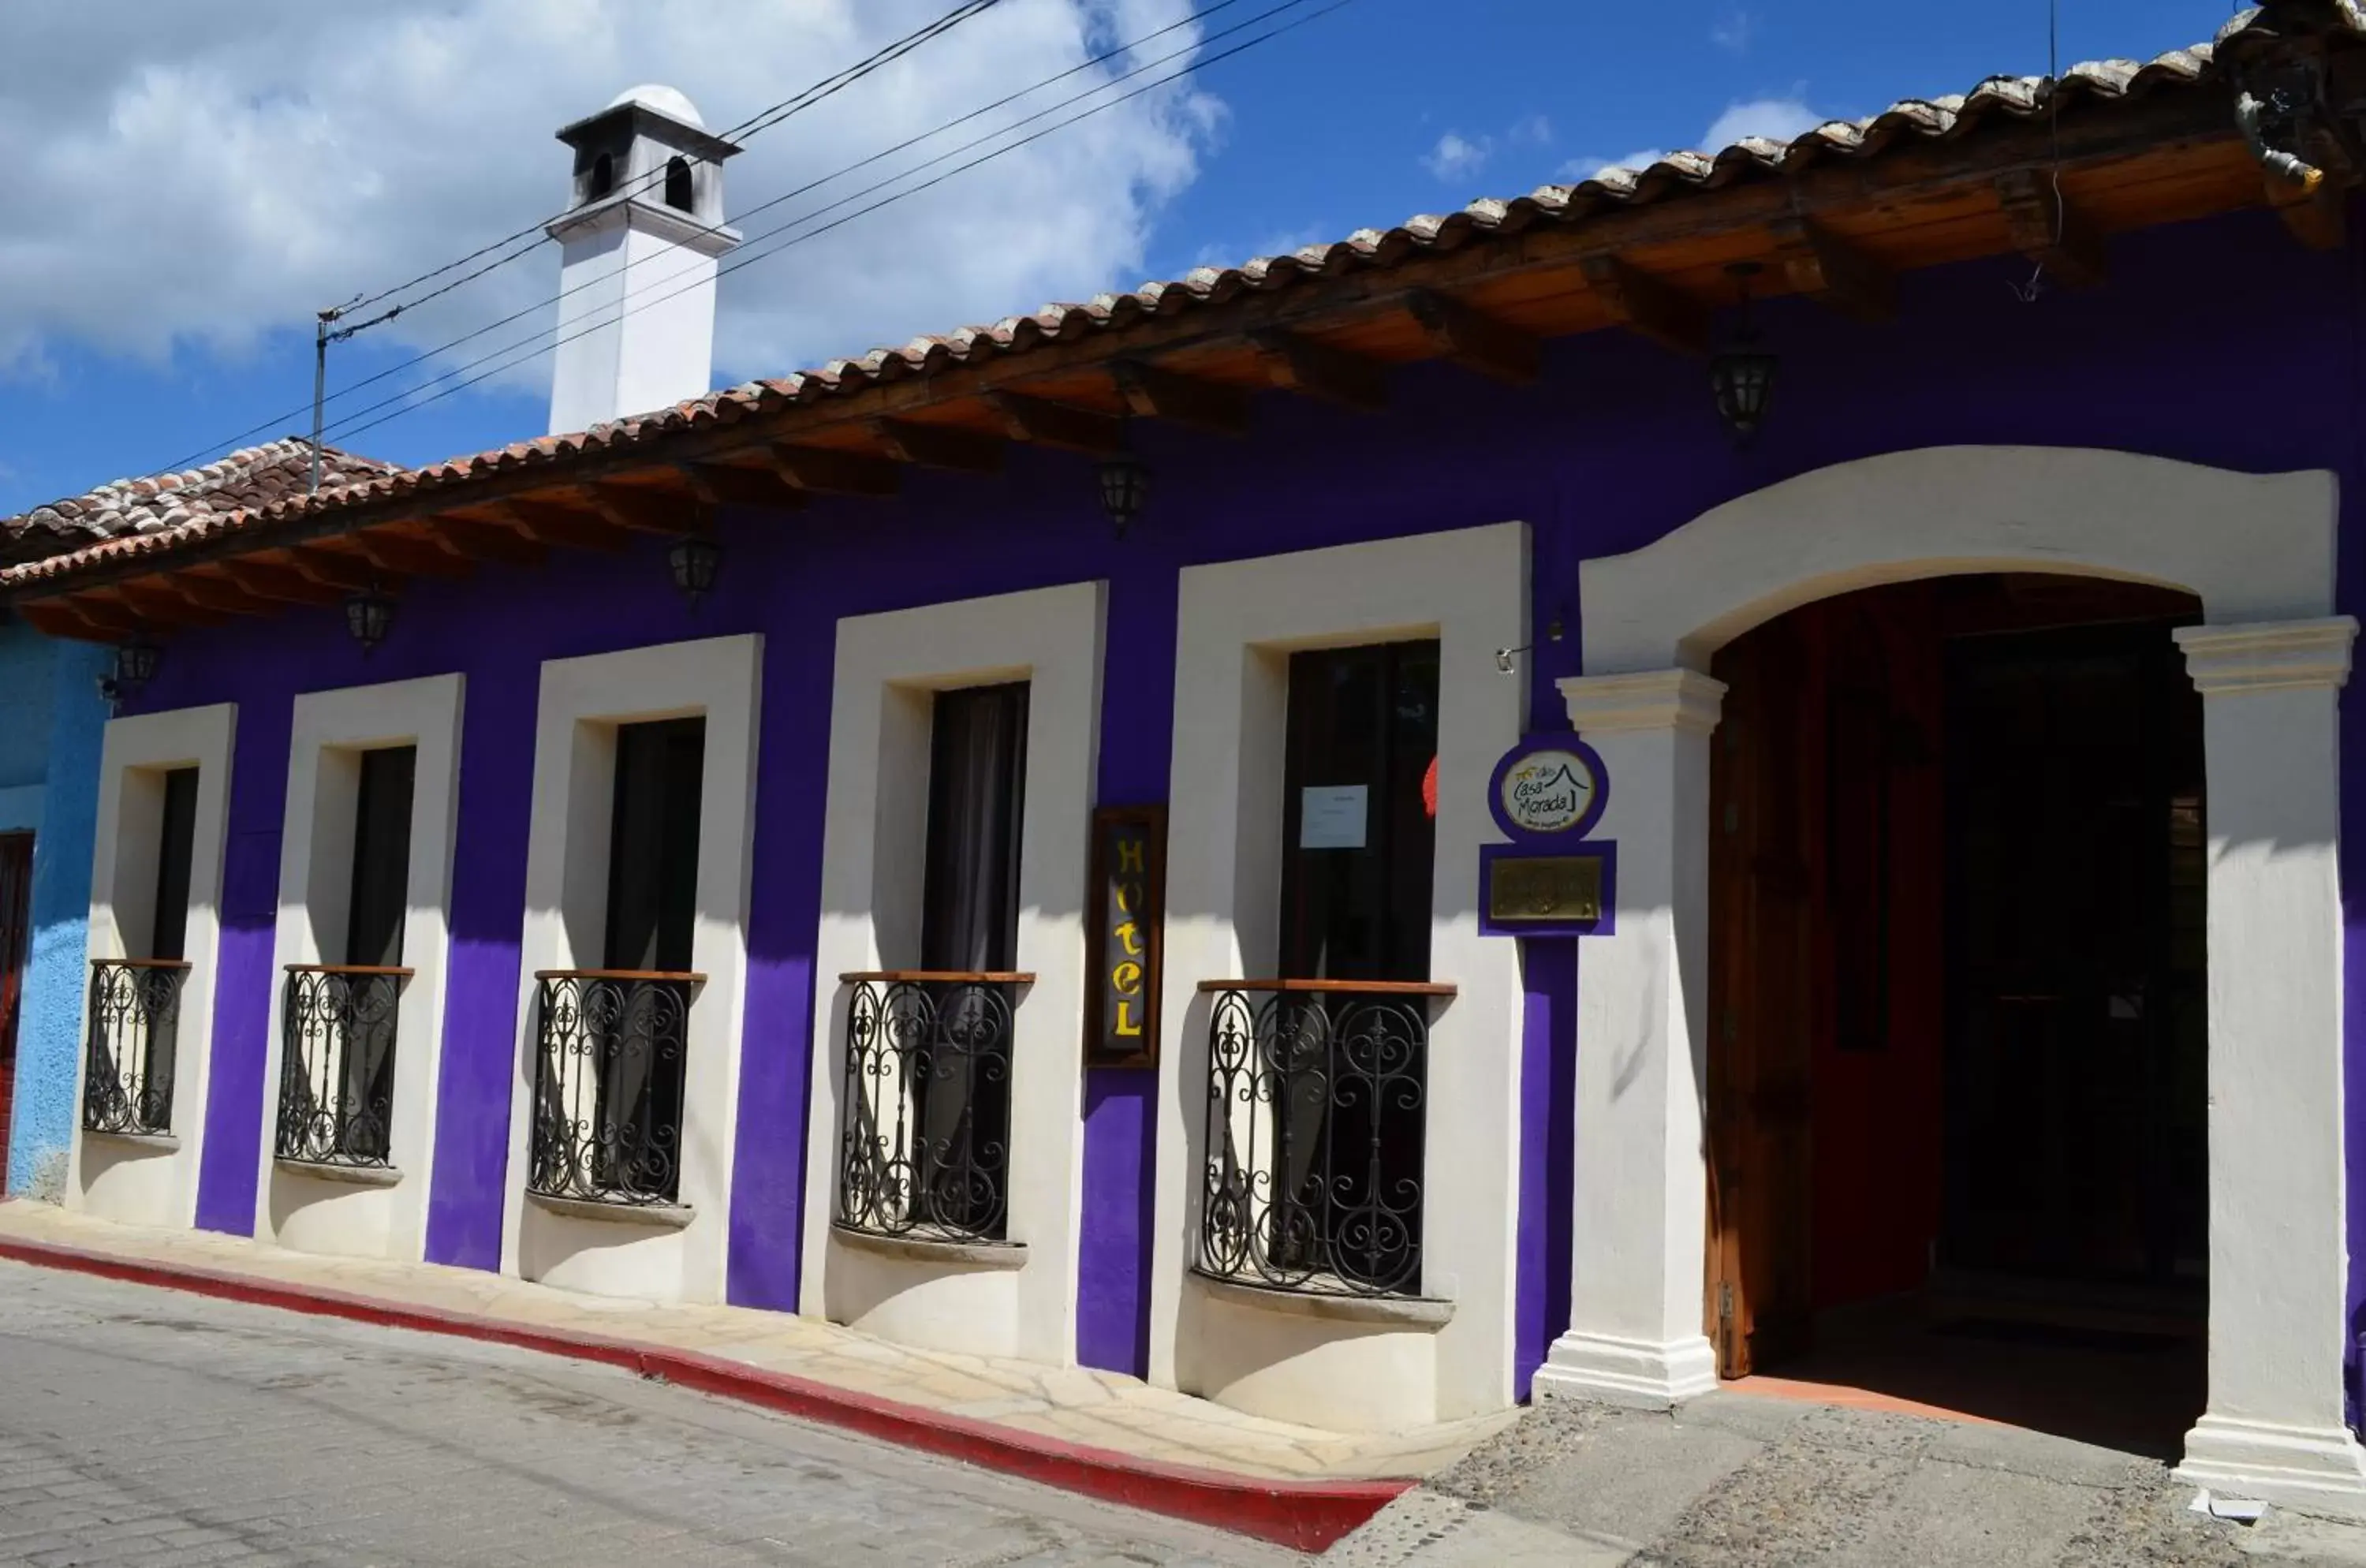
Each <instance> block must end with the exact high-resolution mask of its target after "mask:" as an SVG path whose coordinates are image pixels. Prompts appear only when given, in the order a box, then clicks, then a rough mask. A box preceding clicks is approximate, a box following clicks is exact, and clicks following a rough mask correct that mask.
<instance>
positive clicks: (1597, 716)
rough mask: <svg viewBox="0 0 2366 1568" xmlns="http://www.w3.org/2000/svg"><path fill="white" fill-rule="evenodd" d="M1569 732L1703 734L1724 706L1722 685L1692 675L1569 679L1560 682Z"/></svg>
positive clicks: (1654, 673) (1678, 672)
mask: <svg viewBox="0 0 2366 1568" xmlns="http://www.w3.org/2000/svg"><path fill="white" fill-rule="evenodd" d="M1560 695H1561V701H1562V702H1564V703H1565V704H1567V705H1568V707H1569V723H1570V728H1572V729H1575V730H1578V731H1579V732H1581V733H1583V734H1588V735H1602V734H1606V733H1609V732H1611V731H1614V730H1622V729H1623V730H1635V729H1677V730H1686V731H1690V732H1692V733H1694V734H1697V735H1707V733H1708V732H1709V731H1710V730H1712V729H1715V728H1717V720H1718V714H1719V713H1720V712H1722V711H1723V709H1724V705H1725V682H1722V681H1713V680H1711V679H1709V677H1707V675H1704V674H1702V673H1701V672H1700V671H1697V670H1646V671H1642V672H1641V673H1639V674H1632V675H1572V676H1571V677H1570V678H1569V679H1567V680H1565V681H1563V682H1560Z"/></svg>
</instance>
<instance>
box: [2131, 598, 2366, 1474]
mask: <svg viewBox="0 0 2366 1568" xmlns="http://www.w3.org/2000/svg"><path fill="white" fill-rule="evenodd" d="M2357 632H2358V623H2357V622H2356V621H2354V620H2352V619H2350V618H2349V616H2347V615H2340V616H2334V617H2330V618H2327V619H2323V620H2306V621H2284V622H2270V623H2254V624H2249V625H2237V626H2194V627H2189V628H2186V629H2184V630H2181V631H2180V632H2178V633H2177V640H2178V643H2179V644H2180V646H2181V647H2182V648H2183V649H2184V650H2185V658H2186V665H2187V668H2188V669H2189V670H2190V671H2191V673H2192V676H2193V682H2194V684H2195V685H2196V686H2197V687H2199V688H2200V689H2201V692H2202V694H2203V736H2204V740H2205V744H2206V746H2207V749H2208V768H2209V807H2208V815H2209V828H2210V883H2209V900H2210V918H2209V931H2210V1406H2209V1410H2208V1412H2207V1413H2206V1414H2205V1415H2204V1416H2203V1417H2202V1419H2201V1421H2200V1422H2199V1423H2197V1424H2196V1425H2195V1427H2194V1428H2193V1430H2192V1431H2191V1432H2190V1433H2188V1434H2187V1435H2186V1439H2185V1462H2184V1463H2183V1464H2182V1465H2180V1467H2179V1469H2178V1472H2177V1473H2178V1475H2179V1476H2180V1478H2181V1479H2183V1480H2186V1481H2191V1482H2193V1483H2197V1484H2200V1485H2205V1486H2210V1487H2213V1488H2216V1489H2218V1490H2221V1491H2225V1492H2229V1493H2234V1494H2238V1495H2243V1496H2248V1497H2257V1498H2264V1499H2267V1500H2269V1501H2271V1502H2279V1503H2283V1504H2286V1505H2288V1506H2299V1507H2311V1508H2316V1509H2320V1510H2326V1509H2329V1510H2334V1511H2338V1512H2342V1513H2347V1514H2359V1515H2366V1451H2361V1450H2360V1447H2359V1444H2358V1441H2357V1439H2356V1438H2354V1437H2352V1436H2351V1434H2350V1432H2349V1427H2347V1426H2346V1425H2345V1423H2344V1419H2343V1413H2342V1386H2341V1367H2342V1351H2343V1340H2344V1337H2345V1333H2346V1325H2345V1321H2344V1319H2345V1303H2346V1299H2347V1273H2348V1262H2349V1255H2348V1248H2347V1246H2346V1241H2345V1223H2346V1222H2345V1215H2344V1198H2345V1165H2344V1159H2343V1144H2342V1116H2343V1100H2342V1063H2341V1054H2342V1037H2341V983H2342V976H2341V949H2340V942H2341V929H2342V927H2341V889H2340V874H2339V869H2338V851H2339V842H2340V834H2339V825H2340V811H2341V802H2340V768H2339V761H2340V752H2339V747H2340V737H2339V732H2338V717H2339V711H2338V710H2339V701H2340V695H2339V694H2340V687H2341V686H2342V684H2343V682H2346V681H2347V680H2348V679H2349V651H2350V644H2351V641H2352V639H2353V638H2354V637H2356V636H2357Z"/></svg>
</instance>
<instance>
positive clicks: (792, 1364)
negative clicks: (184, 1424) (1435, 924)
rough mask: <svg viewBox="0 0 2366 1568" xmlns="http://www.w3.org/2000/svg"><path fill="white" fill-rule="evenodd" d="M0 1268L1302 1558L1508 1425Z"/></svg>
mask: <svg viewBox="0 0 2366 1568" xmlns="http://www.w3.org/2000/svg"><path fill="white" fill-rule="evenodd" d="M0 1257H4V1258H16V1259H18V1260H20V1261H24V1262H29V1263H37V1264H45V1265H49V1266H52V1267H61V1268H74V1269H83V1270H84V1271H91V1272H101V1273H109V1274H114V1275H116V1276H118V1277H121V1278H130V1279H135V1280H142V1281H144V1282H147V1283H152V1284H159V1285H166V1286H171V1287H175V1288H179V1289H186V1290H195V1291H200V1292H205V1293H207V1294H210V1295H218V1296H228V1297H232V1298H235V1299H241V1300H246V1301H255V1302H261V1303H265V1304H268V1305H275V1306H282V1307H287V1308H291V1309H293V1310H297V1311H306V1312H315V1313H325V1314H332V1315H337V1316H344V1317H353V1318H359V1319H363V1320H366V1321H374V1322H381V1323H389V1324H392V1325H397V1326H401V1327H407V1328H413V1329H423V1330H425V1331H427V1332H431V1333H445V1334H456V1335H461V1336H465V1337H470V1338H479V1339H496V1340H501V1341H503V1342H506V1343H510V1344H515V1345H522V1346H524V1347H526V1348H534V1349H540V1350H546V1351H550V1352H552V1353H554V1354H560V1355H573V1356H580V1357H585V1358H588V1359H598V1360H603V1361H607V1362H610V1363H612V1364H618V1365H625V1366H628V1367H632V1368H634V1369H635V1370H637V1371H641V1372H643V1373H644V1374H646V1375H654V1376H662V1377H665V1378H668V1379H669V1380H670V1381H673V1382H681V1383H683V1384H686V1385H689V1386H693V1387H697V1388H701V1389H703V1390H704V1391H705V1392H707V1393H717V1394H721V1395H724V1396H726V1397H730V1398H738V1399H743V1400H748V1401H750V1402H753V1403H757V1404H764V1405H767V1406H769V1407H771V1408H773V1409H777V1410H781V1411H783V1412H785V1413H787V1414H791V1415H794V1416H801V1417H804V1418H806V1419H811V1420H817V1421H821V1422H826V1423H828V1424H831V1425H836V1426H842V1427H852V1428H854V1429H856V1430H860V1431H863V1432H867V1433H869V1434H871V1435H873V1436H874V1437H879V1438H884V1439H885V1440H888V1441H891V1442H898V1443H904V1444H907V1445H908V1446H912V1447H917V1448H925V1449H928V1450H930V1451H933V1452H937V1453H942V1454H947V1455H951V1456H952V1457H954V1458H959V1459H963V1460H965V1461H970V1462H973V1463H976V1464H980V1465H983V1466H986V1467H987V1468H991V1469H996V1470H1002V1471H1008V1472H1013V1473H1018V1474H1023V1475H1028V1476H1031V1477H1032V1478H1033V1479H1036V1480H1039V1481H1043V1482H1047V1483H1050V1484H1053V1485H1057V1486H1063V1487H1066V1488H1068V1489H1070V1490H1075V1491H1080V1492H1086V1493H1088V1494H1090V1495H1096V1496H1099V1497H1102V1498H1105V1499H1107V1500H1109V1501H1112V1502H1119V1503H1124V1504H1127V1505H1129V1506H1134V1507H1141V1508H1147V1509H1150V1510H1152V1511H1154V1512H1158V1513H1164V1514H1168V1515H1172V1516H1175V1517H1185V1518H1193V1519H1197V1520H1200V1522H1203V1523H1211V1524H1218V1525H1222V1526H1223V1527H1225V1528H1227V1529H1234V1530H1238V1531H1240V1532H1242V1533H1244V1534H1249V1535H1254V1536H1257V1537H1260V1538H1262V1539H1265V1540H1275V1541H1279V1542H1280V1543H1281V1544H1283V1545H1288V1546H1294V1547H1297V1548H1299V1549H1300V1550H1301V1551H1320V1550H1322V1549H1323V1548H1324V1547H1325V1546H1327V1545H1329V1544H1330V1543H1331V1542H1332V1541H1333V1540H1337V1539H1338V1538H1339V1537H1340V1536H1342V1535H1344V1534H1346V1532H1347V1531H1348V1530H1351V1529H1355V1528H1356V1527H1357V1526H1358V1525H1359V1524H1361V1523H1363V1522H1364V1521H1365V1520H1366V1519H1368V1518H1369V1517H1371V1516H1372V1515H1373V1514H1374V1513H1375V1512H1377V1511H1378V1510H1379V1509H1380V1507H1382V1506H1385V1505H1386V1504H1387V1503H1388V1502H1390V1501H1391V1499H1392V1498H1394V1497H1396V1496H1397V1495H1400V1494H1401V1493H1403V1491H1405V1490H1406V1488H1407V1486H1408V1485H1409V1484H1410V1483H1411V1482H1412V1481H1414V1480H1415V1479H1417V1478H1419V1477H1422V1476H1425V1475H1430V1474H1433V1473H1437V1472H1442V1471H1444V1470H1446V1469H1448V1468H1449V1467H1450V1466H1452V1465H1454V1464H1455V1463H1456V1462H1458V1461H1460V1460H1461V1459H1462V1458H1463V1457H1464V1456H1465V1455H1467V1454H1468V1453H1469V1452H1470V1450H1472V1449H1473V1448H1475V1447H1477V1446H1478V1445H1479V1444H1480V1443H1482V1441H1484V1440H1485V1439H1486V1438H1489V1437H1491V1436H1493V1434H1494V1433H1495V1432H1497V1431H1499V1430H1501V1429H1502V1428H1503V1427H1505V1426H1507V1425H1509V1424H1510V1423H1511V1421H1512V1420H1513V1419H1514V1416H1512V1415H1511V1414H1508V1413H1507V1414H1505V1415H1504V1416H1495V1417H1489V1418H1486V1419H1482V1420H1479V1421H1470V1422H1462V1423H1458V1424H1456V1425H1453V1426H1447V1427H1424V1428H1420V1429H1417V1430H1414V1431H1407V1432H1400V1433H1390V1434H1384V1435H1367V1434H1343V1433H1337V1432H1327V1431H1323V1430H1319V1429H1317V1428H1314V1427H1298V1426H1292V1425H1290V1424H1289V1423H1286V1422H1280V1421H1268V1420H1266V1419H1263V1418H1261V1417H1258V1416H1247V1415H1244V1414H1242V1413H1241V1412H1239V1411H1235V1410H1232V1409H1228V1408H1226V1407H1225V1406H1222V1405H1220V1404H1211V1403H1210V1402H1208V1401H1206V1400H1202V1399H1195V1398H1192V1397H1190V1396H1189V1395H1186V1394H1180V1393H1173V1392H1171V1391H1168V1390H1165V1389H1157V1388H1153V1387H1151V1386H1150V1385H1149V1384H1147V1383H1145V1382H1142V1381H1141V1380H1140V1379H1137V1378H1132V1377H1126V1376H1123V1375H1121V1374H1119V1373H1114V1372H1103V1371H1089V1370H1087V1369H1083V1368H1076V1367H1067V1368H1059V1367H1046V1366H1041V1365H1038V1364H1036V1363H1033V1362H1028V1361H1014V1360H998V1359H986V1358H983V1357H976V1356H959V1355H952V1354H949V1353H945V1352H940V1351H931V1350H915V1349H909V1348H905V1347H902V1346H896V1345H890V1344H887V1343H884V1341H881V1340H878V1339H873V1338H871V1337H868V1336H865V1335H862V1334H858V1333H855V1332H854V1331H853V1330H851V1329H847V1328H841V1327H839V1326H838V1325H834V1324H828V1323H823V1322H820V1321H818V1320H816V1319H812V1318H805V1317H795V1316H791V1315H789V1314H783V1313H772V1312H760V1311H755V1310H751V1309H748V1308H742V1307H699V1306H659V1305H656V1304H653V1303H648V1302H637V1301H619V1300H612V1299H609V1298H605V1297H598V1296H585V1295H578V1294H575V1293H573V1292H567V1291H560V1290H554V1289H552V1288H550V1287H548V1286H545V1285H537V1284H532V1283H529V1282H526V1281H524V1280H513V1279H509V1278H505V1277H503V1276H501V1275H496V1274H488V1273H483V1272H480V1271H479V1270H476V1269H453V1268H445V1267H442V1266H439V1265H435V1264H401V1263H388V1262H382V1261H375V1260H366V1259H360V1258H320V1257H314V1256H311V1255H310V1254H306V1253H297V1252H289V1251H286V1250H283V1249H281V1248H278V1247H269V1246H265V1245H264V1244H262V1243H260V1242H256V1241H253V1240H250V1239H248V1238H246V1237H243V1236H229V1235H217V1234H214V1233H212V1232H207V1231H163V1230H150V1229H146V1228H142V1227H137V1226H130V1225H120V1224H113V1223H111V1222H108V1221H106V1220H98V1219H93V1218H91V1217H89V1216H87V1215H83V1214H74V1213H67V1212H66V1211H65V1210H63V1209H60V1208H56V1207H53V1206H51V1205H50V1204H46V1203H37V1202H31V1201H25V1200H12V1201H6V1202H0Z"/></svg>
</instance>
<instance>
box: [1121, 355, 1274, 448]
mask: <svg viewBox="0 0 2366 1568" xmlns="http://www.w3.org/2000/svg"><path fill="white" fill-rule="evenodd" d="M1110 373H1111V375H1113V376H1114V377H1115V378H1116V379H1117V389H1118V393H1119V395H1120V396H1121V397H1123V398H1124V399H1125V404H1126V407H1128V408H1130V409H1132V411H1133V412H1135V413H1136V414H1137V415H1140V416H1142V417H1144V418H1147V419H1164V420H1171V421H1173V422H1174V423H1177V424H1180V425H1186V426H1188V427H1189V428H1190V429H1193V430H1202V431H1206V432H1208V433H1209V434H1213V435H1245V434H1248V430H1249V400H1248V394H1247V393H1245V392H1244V391H1242V390H1241V389H1239V388H1238V387H1232V386H1226V385H1225V384H1224V383H1222V382H1221V381H1203V380H1200V379H1199V378H1195V377H1190V376H1178V375H1177V374H1176V373H1175V372H1174V371H1172V370H1166V369H1162V368H1160V367H1157V366H1155V365H1151V364H1148V363H1146V362H1144V361H1142V360H1138V359H1121V360H1119V361H1117V363H1116V364H1114V365H1112V366H1110Z"/></svg>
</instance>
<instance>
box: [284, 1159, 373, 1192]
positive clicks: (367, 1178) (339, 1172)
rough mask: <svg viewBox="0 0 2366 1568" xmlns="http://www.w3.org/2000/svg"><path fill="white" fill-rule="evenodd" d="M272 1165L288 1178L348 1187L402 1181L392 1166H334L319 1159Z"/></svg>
mask: <svg viewBox="0 0 2366 1568" xmlns="http://www.w3.org/2000/svg"><path fill="white" fill-rule="evenodd" d="M271 1163H272V1165H273V1166H274V1167H275V1168H277V1169H278V1170H280V1171H281V1172H283V1173H284V1174H286V1175H288V1176H308V1177H310V1178H311V1179H313V1180H315V1181H339V1182H343V1183H344V1184H345V1185H346V1186H348V1187H392V1186H393V1185H394V1184H395V1183H397V1182H399V1181H400V1180H401V1179H402V1172H400V1171H399V1170H397V1169H395V1168H393V1167H392V1166H390V1165H332V1164H331V1163H330V1162H329V1161H327V1160H318V1159H287V1158H280V1159H275V1160H273V1161H272V1162H271Z"/></svg>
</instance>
